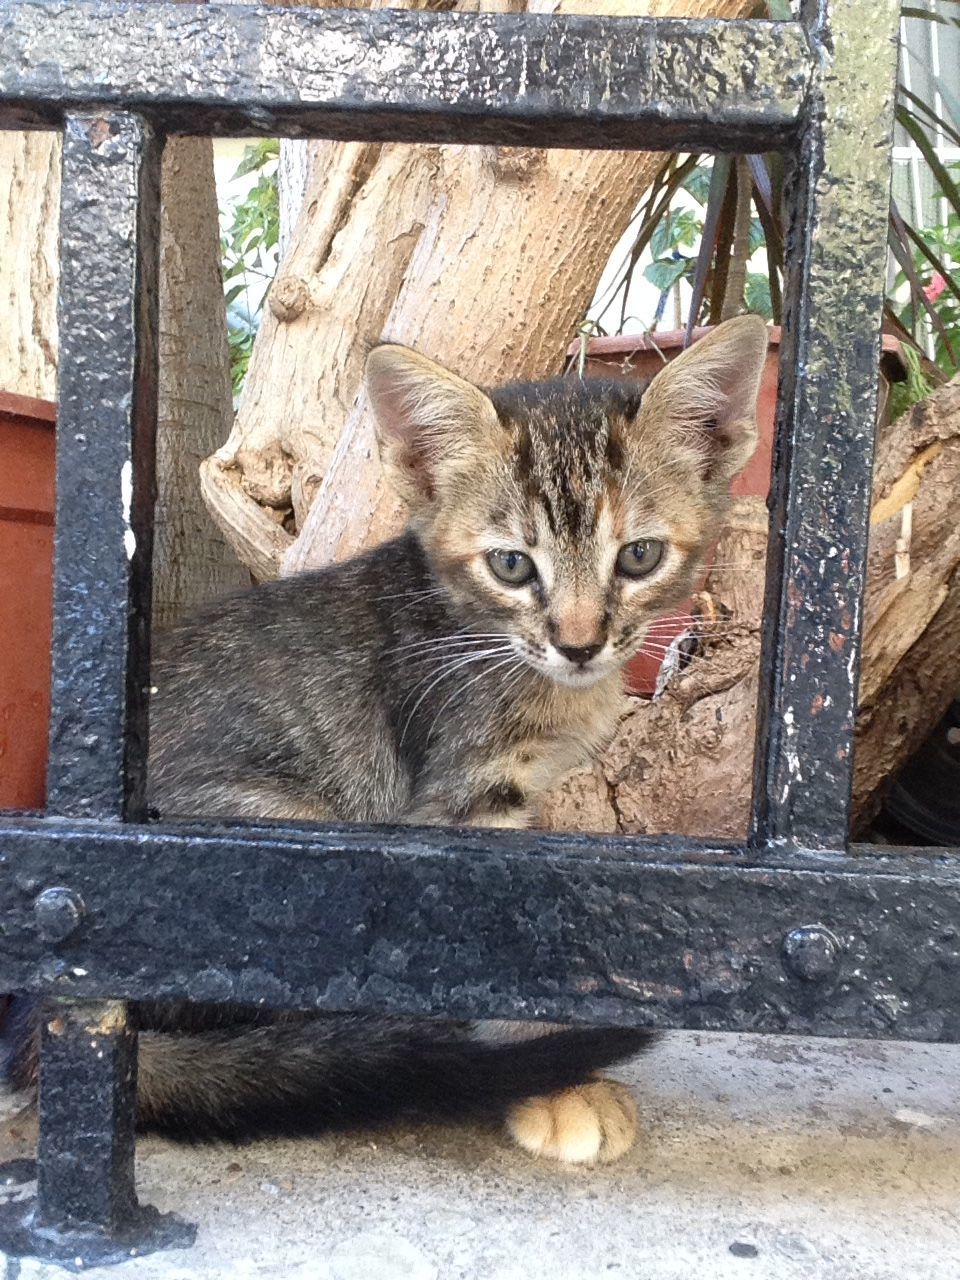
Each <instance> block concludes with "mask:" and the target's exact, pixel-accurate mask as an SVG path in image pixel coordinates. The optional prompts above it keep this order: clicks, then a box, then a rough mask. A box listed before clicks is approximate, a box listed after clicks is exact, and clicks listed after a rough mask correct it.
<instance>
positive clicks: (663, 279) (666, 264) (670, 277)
mask: <svg viewBox="0 0 960 1280" xmlns="http://www.w3.org/2000/svg"><path fill="white" fill-rule="evenodd" d="M689 265H690V259H689V258H677V259H674V258H661V259H660V261H659V262H651V263H650V265H649V266H648V267H647V268H645V270H644V273H643V275H644V279H646V280H649V281H650V283H651V284H652V285H653V286H654V287H655V288H657V289H659V290H660V292H661V293H666V291H667V290H668V289H672V288H673V286H674V285H675V284H676V282H677V281H678V280H679V279H680V278H681V277H682V276H683V275H684V273H685V272H686V270H687V268H688V267H689Z"/></svg>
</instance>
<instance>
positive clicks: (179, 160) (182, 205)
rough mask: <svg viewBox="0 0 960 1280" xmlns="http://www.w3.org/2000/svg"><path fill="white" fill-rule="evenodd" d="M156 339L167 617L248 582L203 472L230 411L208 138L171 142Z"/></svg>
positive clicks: (163, 609) (157, 584) (159, 579)
mask: <svg viewBox="0 0 960 1280" xmlns="http://www.w3.org/2000/svg"><path fill="white" fill-rule="evenodd" d="M159 346H160V403H159V414H158V421H157V495H158V498H157V511H156V523H155V526H154V529H155V533H154V558H153V610H154V619H155V621H156V622H157V624H158V625H161V626H164V625H167V624H169V623H171V622H174V621H175V620H176V619H177V618H179V617H180V616H181V615H182V614H183V613H184V612H186V611H188V610H190V609H191V608H194V607H196V606H197V605H200V604H203V603H204V602H205V601H207V600H212V599H215V598H216V597H217V596H221V595H223V594H225V593H226V592H228V591H231V590H236V589H238V588H240V587H243V586H249V583H250V575H249V572H248V571H247V570H245V569H244V568H243V566H242V565H241V564H240V563H239V561H238V560H237V558H236V557H235V556H234V554H233V552H232V551H231V549H230V548H229V546H228V545H227V543H226V541H225V539H224V537H223V535H222V534H221V533H220V531H219V529H217V528H216V527H215V525H214V523H213V521H212V520H211V519H210V516H209V515H208V513H207V511H206V508H205V507H204V503H203V499H202V496H201V493H200V483H199V477H198V471H199V466H200V462H201V460H202V459H203V458H204V457H205V456H206V454H207V453H209V452H210V450H211V449H213V448H215V447H216V444H217V441H219V440H222V439H223V437H224V435H225V434H226V433H227V432H228V431H229V430H230V425H231V423H232V420H233V395H232V390H231V386H230V359H229V354H228V350H227V319H226V308H225V305H224V298H223V283H222V280H221V276H220V230H219V215H218V210H217V192H216V185H215V182H214V174H213V144H212V143H211V141H210V140H209V139H208V138H170V139H169V140H168V142H167V144H166V147H165V148H164V153H163V176H162V186H161V232H160V344H159Z"/></svg>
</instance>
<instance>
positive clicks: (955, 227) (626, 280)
mask: <svg viewBox="0 0 960 1280" xmlns="http://www.w3.org/2000/svg"><path fill="white" fill-rule="evenodd" d="M947 3H952V4H958V3H960V0H947ZM766 10H767V16H770V17H774V18H789V17H790V11H789V5H788V4H787V3H786V0H767V4H766ZM901 12H902V13H903V15H904V16H905V17H910V18H918V19H921V20H923V21H928V22H937V23H941V24H946V25H952V26H955V27H958V28H960V17H954V16H953V15H949V16H945V15H944V14H943V13H939V12H934V11H932V10H930V9H926V8H915V7H913V6H910V5H904V6H903V8H902V10H901ZM926 83H927V84H928V91H929V98H928V99H924V98H921V97H920V96H918V95H917V94H916V93H914V92H912V91H910V90H909V89H907V87H906V85H905V84H904V83H903V81H901V83H900V86H899V92H898V98H897V103H896V119H897V123H898V124H899V125H900V127H901V128H902V129H903V130H905V132H906V133H907V134H908V135H909V136H910V137H911V138H912V139H913V140H914V141H915V142H916V145H917V147H918V149H919V150H920V152H921V154H922V155H923V157H924V159H925V160H926V162H927V164H928V165H929V166H930V169H931V172H932V173H933V175H934V178H935V179H936V180H937V182H938V184H939V188H940V197H941V199H942V200H943V201H944V203H945V207H946V209H947V217H946V221H945V222H943V223H940V224H938V225H937V226H933V227H924V226H911V225H910V223H909V222H908V221H907V220H906V219H905V218H904V217H903V216H902V215H901V213H900V211H899V210H898V208H897V207H896V204H895V203H894V202H893V201H891V207H890V219H889V243H890V249H891V252H892V254H893V256H894V258H895V260H896V262H897V263H898V265H899V266H900V268H901V274H900V276H899V278H898V280H897V282H896V284H895V286H894V288H893V289H892V290H891V292H890V294H889V296H888V299H887V305H886V309H885V321H886V326H887V328H889V329H891V330H892V331H894V332H896V333H897V334H898V335H899V336H900V337H901V338H902V339H905V340H906V342H907V343H908V344H910V343H912V344H913V346H914V349H915V350H916V351H917V352H918V353H921V360H920V363H921V365H922V366H923V369H924V377H925V379H926V380H927V381H931V379H939V378H941V377H942V376H943V375H946V374H950V373H952V372H955V371H956V370H957V369H960V246H958V242H960V166H956V165H945V164H944V163H943V162H942V161H941V159H940V157H939V156H938V154H937V151H936V149H935V147H934V146H933V145H932V143H931V142H930V138H929V133H930V130H931V129H933V130H937V131H939V132H940V133H941V135H942V136H943V137H944V138H945V139H947V140H948V141H950V142H951V143H954V144H956V145H960V103H958V102H957V100H956V98H955V97H954V96H953V95H952V94H951V92H950V89H949V86H948V85H946V84H945V83H944V82H943V80H942V78H941V77H936V76H931V77H928V78H927V81H926ZM941 108H942V109H941ZM681 189H682V190H683V191H685V192H686V195H687V197H692V198H693V200H694V201H695V202H696V204H697V206H698V208H697V210H696V211H691V210H689V209H687V208H684V209H682V210H681V209H678V208H677V198H678V193H679V192H680V191H681ZM784 225H785V220H784V214H783V162H782V157H781V156H779V155H778V154H772V155H765V156H759V155H751V156H741V157H731V156H719V155H718V156H716V157H713V158H712V159H711V158H710V157H701V156H699V155H690V156H669V157H667V158H666V159H665V161H664V163H663V165H662V166H661V168H660V170H659V172H658V173H657V175H656V177H655V179H654V182H653V185H652V187H651V189H650V191H649V192H648V193H647V197H646V199H645V201H644V203H643V205H642V207H641V208H640V209H639V210H638V212H637V216H636V218H635V221H634V232H635V235H634V241H633V246H632V248H631V249H630V251H629V253H628V254H627V257H626V259H625V261H624V263H623V265H622V267H621V269H620V271H619V272H618V274H617V276H616V278H615V280H614V282H613V284H612V285H611V287H610V288H609V289H608V291H607V293H606V294H605V295H604V297H603V298H601V299H600V300H599V302H600V310H599V313H598V316H597V319H598V322H599V326H600V329H601V331H603V322H604V320H605V319H606V317H607V316H608V315H609V314H610V312H611V311H614V312H615V309H616V306H617V303H618V300H619V302H620V307H619V328H618V331H619V332H622V331H623V328H624V324H625V322H626V319H627V299H628V295H629V292H630V285H631V283H632V280H633V276H634V274H635V271H636V268H637V266H638V265H639V261H640V258H641V257H642V255H643V254H644V252H645V250H646V249H647V248H648V247H649V248H650V250H651V252H652V254H653V262H652V263H651V264H649V265H648V266H647V267H646V268H645V270H644V275H645V278H646V279H647V280H648V281H650V283H652V284H653V285H655V286H656V287H657V288H659V289H660V290H661V296H660V305H659V306H658V308H657V312H656V315H655V318H654V327H656V325H657V323H659V321H660V319H661V317H662V314H663V311H664V307H665V303H666V300H667V298H668V296H669V294H670V293H671V291H675V290H676V289H677V288H678V287H679V283H680V281H685V282H686V283H687V284H688V285H689V286H690V290H691V301H690V306H689V311H688V319H687V328H688V331H689V330H690V329H692V328H693V327H694V326H695V325H697V324H715V323H717V322H718V321H719V320H720V319H721V317H722V316H723V315H724V314H726V313H728V312H730V311H731V310H733V311H735V310H736V309H738V308H739V307H741V306H745V307H746V308H747V309H748V310H751V311H756V312H758V313H759V314H761V315H764V316H766V317H767V318H769V319H772V320H773V321H774V322H775V323H779V322H780V321H781V315H782V287H783V231H784ZM761 248H762V249H763V250H764V251H765V257H766V263H765V269H764V270H763V271H758V270H756V269H755V268H754V269H751V260H752V259H753V257H754V255H755V254H756V253H757V251H758V249H761ZM904 292H906V293H907V295H908V297H907V300H906V302H904V301H903V293H904ZM924 318H925V319H924ZM608 323H609V322H608ZM924 324H928V325H929V326H930V330H931V334H932V338H933V346H934V355H935V361H934V362H929V361H927V362H925V357H924V356H922V346H921V341H922V339H923V338H924V336H925V334H924V328H923V326H924ZM915 386H916V384H915Z"/></svg>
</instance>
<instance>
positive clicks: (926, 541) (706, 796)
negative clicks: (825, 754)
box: [541, 377, 960, 839]
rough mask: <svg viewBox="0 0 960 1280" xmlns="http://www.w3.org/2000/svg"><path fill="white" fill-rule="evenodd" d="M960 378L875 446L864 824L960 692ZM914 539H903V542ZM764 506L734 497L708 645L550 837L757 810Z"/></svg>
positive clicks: (630, 728)
mask: <svg viewBox="0 0 960 1280" xmlns="http://www.w3.org/2000/svg"><path fill="white" fill-rule="evenodd" d="M958 493H960V377H957V378H954V380H953V381H952V382H951V383H949V384H948V385H947V386H945V387H941V388H940V389H938V390H937V391H935V392H934V393H933V395H931V396H930V398H929V399H927V400H925V401H923V402H922V403H921V404H919V405H917V406H916V407H915V408H914V409H913V410H912V412H911V413H910V414H909V415H908V416H907V417H905V418H901V419H899V420H898V421H897V422H895V423H893V424H892V425H891V426H888V427H886V428H885V429H884V430H883V432H882V434H881V438H880V439H879V441H878V457H877V466H876V471H875V476H874V507H873V513H872V517H871V524H872V529H871V540H870V553H869V569H868V576H867V597H866V627H865V634H864V650H863V670H862V675H861V681H860V710H859V715H858V719H857V735H856V757H855V769H854V803H853V825H854V830H857V829H859V828H862V827H863V826H864V824H865V823H867V822H869V821H870V819H871V818H873V817H874V815H875V814H876V811H877V809H878V807H879V805H880V802H881V800H882V797H883V790H884V786H885V784H886V783H887V781H888V780H889V778H890V777H891V775H892V774H893V773H894V772H895V771H896V770H897V769H898V768H899V767H900V766H901V765H903V764H904V762H905V761H906V759H907V758H908V757H909V756H910V755H911V754H912V752H913V751H914V750H916V748H917V747H919V746H920V744H921V743H922V742H923V740H924V739H925V738H926V736H927V735H928V733H929V732H930V730H931V729H932V728H933V727H934V725H935V724H936V723H937V721H938V720H939V719H940V717H941V716H942V714H943V712H944V710H945V709H946V707H947V706H948V704H949V703H950V702H951V700H952V699H953V698H954V697H955V696H956V694H957V691H958V688H960V521H958V520H957V512H956V495H957V494H958ZM905 530H906V532H905ZM766 539H767V512H766V507H765V504H764V503H763V502H762V501H761V500H760V499H744V500H741V501H739V502H738V503H737V504H736V505H735V507H734V511H733V513H732V517H731V519H730V521H729V523H728V526H727V529H726V531H725V533H724V535H723V538H722V539H721V542H720V545H719V547H718V549H717V553H716V563H717V564H718V565H721V566H727V567H724V568H719V569H717V570H716V571H714V572H712V573H711V574H710V576H709V578H708V581H707V584H706V591H707V593H708V594H707V596H706V597H704V598H703V599H702V600H701V608H702V609H703V612H704V615H705V618H712V617H720V618H726V617H727V615H728V620H725V621H723V622H721V623H720V624H719V625H717V626H716V627H715V628H713V635H711V625H710V623H709V621H705V622H704V624H703V625H702V627H701V628H700V633H701V640H700V649H699V652H698V653H697V656H695V657H694V659H693V661H692V662H691V663H690V665H689V666H688V667H687V668H686V669H685V670H684V671H683V672H682V673H681V674H679V675H678V676H675V677H674V679H673V680H672V681H671V682H670V683H669V684H668V685H667V688H666V691H665V693H664V694H663V696H662V697H660V698H659V699H658V700H657V701H653V702H648V701H640V700H636V699H632V700H631V703H632V705H631V709H630V711H629V712H628V713H627V715H626V717H625V718H624V720H623V721H622V722H621V725H620V729H619V731H618V733H617V735H616V737H615V739H614V741H613V743H612V744H611V746H610V747H609V749H608V750H607V751H606V752H605V754H604V756H603V757H602V759H601V760H600V761H599V762H598V763H597V764H596V765H595V766H594V767H593V768H592V769H589V770H584V771H583V772H581V773H579V774H575V775H573V776H572V777H571V778H569V779H567V781H566V782H564V783H563V784H562V785H561V786H560V787H558V788H557V789H556V790H555V791H554V793H553V794H552V795H551V796H550V797H548V799H547V801H546V803H545V805H544V807H543V810H542V815H541V816H542V820H543V823H544V825H545V826H548V827H551V828H555V829H570V828H574V829H581V830H595V831H625V832H641V833H654V832H663V831H677V832H682V833H684V834H686V835H691V836H727V837H730V838H733V839H739V838H742V837H743V836H744V835H745V833H746V830H747V825H748V820H749V808H750V787H751V773H752V755H753V738H754V728H755V716H756V703H757V689H758V672H759V657H760V616H761V609H762V602H763V569H764V563H765V556H766Z"/></svg>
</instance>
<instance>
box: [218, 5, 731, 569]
mask: <svg viewBox="0 0 960 1280" xmlns="http://www.w3.org/2000/svg"><path fill="white" fill-rule="evenodd" d="M460 7H471V8H476V7H477V6H476V5H475V4H470V5H466V4H462V5H461V6H460ZM481 7H483V8H491V7H493V6H491V5H483V6H481ZM497 7H500V8H504V7H521V6H515V5H506V4H501V5H499V6H497ZM527 7H528V8H529V9H531V10H532V9H538V10H543V11H547V12H554V11H561V10H562V11H564V12H571V11H578V12H596V11H598V10H602V11H604V12H612V13H617V14H627V13H638V12H657V13H681V14H687V15H691V16H696V15H704V14H721V15H725V16H742V15H743V14H745V13H747V12H748V11H749V9H750V3H749V0H664V2H663V3H655V4H645V3H642V0H606V3H604V2H603V0H592V2H591V0H561V2H560V3H557V2H556V0H531V3H530V4H529V5H528V6H527ZM660 163H661V161H660V159H659V157H655V156H650V155H645V154H642V153H637V152H579V151H553V150H550V151H546V150H537V149H519V148H512V147H454V146H447V147H437V146H418V147H412V146H400V145H383V146H381V145H377V144H371V143H326V144H323V145H322V148H321V149H320V151H319V153H318V160H317V163H316V164H315V168H314V172H313V176H312V179H311V181H310V182H309V183H308V190H307V194H306V199H305V202H304V206H303V209H302V212H301V216H300V219H299V221H298V224H297V227H296V229H295V232H294V235H293V238H292V243H291V246H290V249H289V251H288V253H287V254H286V255H285V257H284V259H283V261H282V263H281V267H280V271H279V273H278V278H277V280H276V282H275V283H274V286H273V288H272V289H271V291H270V294H269V299H268V302H269V307H268V314H266V315H265V317H264V321H263V325H262V328H261V331H260V334H259V336H258V339H257V343H256V345H255V348H254V352H253V357H252V359H251V363H250V370H249V374H248V385H247V387H246V389H245V391H244V396H243V400H242V403H241V406H240V410H239V413H238V415H237V420H236V423H235V425H234V430H233V432H232V433H231V435H230V438H229V440H228V441H227V443H226V444H225V445H224V447H223V448H222V449H220V450H218V452H217V453H216V454H215V455H214V456H213V457H212V458H210V459H208V461H207V462H206V463H205V464H204V467H203V484H204V493H205V496H206V498H207V501H208V503H209V504H210V507H211V510H212V511H213V512H214V515H215V518H216V519H217V521H218V523H219V524H220V525H221V527H222V528H223V529H224V531H225V533H226V534H227V536H228V538H230V540H231V541H232V543H233V545H234V546H235V547H236V549H237V552H238V554H239V555H240V557H241V559H243V560H244V562H245V563H246V564H248V565H249V566H250V568H251V570H252V571H253V572H254V573H255V574H256V575H257V576H258V577H260V578H266V577H271V576H274V575H276V574H277V573H279V572H281V571H282V572H294V571H297V570H300V569H304V568H308V567H312V566H316V565H320V564H323V563H326V562H328V561H330V560H334V559H339V558H342V557H346V556H349V555H351V554H353V553H355V552H356V551H358V550H359V549H360V548H362V547H364V546H367V545H371V544H373V543H375V542H378V541H380V540H382V539H383V538H385V537H388V536H390V535H391V534H392V533H393V532H395V531H396V529H397V528H398V527H399V526H400V525H401V524H402V523H403V521H404V519H405V516H404V513H403V511H402V509H401V508H400V506H399V504H398V503H397V501H396V499H395V498H394V497H393V495H392V494H390V493H389V492H388V491H387V490H386V489H385V487H384V485H383V481H382V476H381V472H380V467H379V461H378V459H377V455H376V449H375V447H374V443H373V433H372V423H371V419H370V414H369V410H368V406H367V404H366V401H365V399H364V397H363V395H362V393H361V391H360V380H361V373H362V365H363V358H364V353H365V349H366V347H367V345H368V344H369V343H370V342H371V341H375V340H377V339H379V338H381V337H389V338H390V339H392V340H394V341H397V342H403V343H407V344H409V345H411V346H415V347H417V348H418V349H419V350H421V351H423V352H424V353H425V354H427V355H430V356H433V357H434V358H436V359H439V360H441V361H443V362H445V363H447V364H449V365H451V366H453V367H454V368H456V369H457V370H458V371H459V372H461V373H463V374H464V375H465V376H466V377H470V378H473V379H475V380H476V381H478V382H481V383H484V382H498V381H502V380H504V379H505V378H514V377H529V376H535V375H540V376H542V375H544V374H548V373H551V372H553V371H555V370H556V369H558V368H559V366H560V363H561V361H562V358H563V353H564V350H565V347H566V345H567V342H568V340H569V339H570V337H571V336H572V335H573V333H574V331H575V329H576V324H577V321H578V320H580V319H581V318H582V316H583V314H584V312H585V310H586V308H587V306H588V305H589V302H590V300H591V297H592V295H593V291H594V288H595V286H596V282H597V280H598V278H599V276H600V273H601V271H602V268H603V266H604V265H605V263H606V261H607V258H608V256H609V254H610V252H611V250H612V249H613V247H614V246H615V245H616V243H617V241H618V240H619V238H620V236H621V235H622V234H623V232H624V230H625V228H626V226H627V223H628V222H629V219H630V217H631V215H632V214H633V211H634V209H635V207H636V204H637V201H638V199H639V197H640V195H641V194H642V192H643V190H644V188H645V186H646V185H647V184H648V183H649V180H650V178H651V176H652V174H653V172H654V170H655V168H656V167H657V166H658V165H659V164H660Z"/></svg>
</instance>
